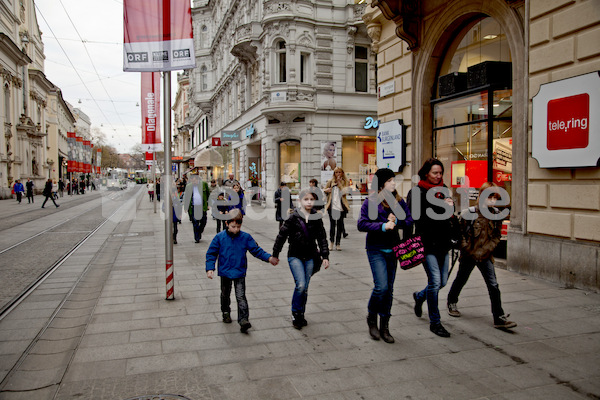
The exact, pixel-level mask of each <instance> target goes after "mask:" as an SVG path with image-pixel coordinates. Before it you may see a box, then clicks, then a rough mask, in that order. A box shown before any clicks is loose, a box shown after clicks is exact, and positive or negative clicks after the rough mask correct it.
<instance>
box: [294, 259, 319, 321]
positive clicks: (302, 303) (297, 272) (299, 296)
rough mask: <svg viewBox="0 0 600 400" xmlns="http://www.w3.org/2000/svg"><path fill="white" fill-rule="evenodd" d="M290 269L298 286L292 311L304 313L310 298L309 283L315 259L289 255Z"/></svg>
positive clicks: (295, 290) (295, 289)
mask: <svg viewBox="0 0 600 400" xmlns="http://www.w3.org/2000/svg"><path fill="white" fill-rule="evenodd" d="M288 263H289V264H290V271H292V275H293V276H294V282H296V287H295V288H294V295H293V296H292V312H294V313H304V310H306V300H307V299H308V284H309V282H310V277H311V276H312V273H313V267H314V265H315V262H314V260H301V259H299V258H296V257H288Z"/></svg>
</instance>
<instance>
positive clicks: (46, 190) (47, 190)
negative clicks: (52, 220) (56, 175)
mask: <svg viewBox="0 0 600 400" xmlns="http://www.w3.org/2000/svg"><path fill="white" fill-rule="evenodd" d="M42 194H43V195H44V202H43V203H42V208H44V206H45V205H46V202H47V201H48V199H50V200H52V202H53V203H54V205H55V206H56V207H57V208H58V207H60V205H58V204H56V201H54V196H53V195H52V179H48V180H47V181H46V186H44V191H43V192H42Z"/></svg>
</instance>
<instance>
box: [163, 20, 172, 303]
mask: <svg viewBox="0 0 600 400" xmlns="http://www.w3.org/2000/svg"><path fill="white" fill-rule="evenodd" d="M169 20H170V18H168V19H167V21H169ZM163 90H164V96H163V99H164V101H163V106H164V112H163V121H164V129H163V132H164V135H165V140H164V143H165V147H164V150H165V151H164V153H165V171H164V177H165V179H164V191H163V193H164V194H165V196H164V202H165V215H166V219H165V264H166V267H167V269H166V283H167V298H166V299H167V300H175V280H174V279H173V273H174V269H175V268H174V267H173V198H172V197H171V185H172V184H173V180H172V179H171V72H169V71H165V72H163ZM161 189H162V188H161Z"/></svg>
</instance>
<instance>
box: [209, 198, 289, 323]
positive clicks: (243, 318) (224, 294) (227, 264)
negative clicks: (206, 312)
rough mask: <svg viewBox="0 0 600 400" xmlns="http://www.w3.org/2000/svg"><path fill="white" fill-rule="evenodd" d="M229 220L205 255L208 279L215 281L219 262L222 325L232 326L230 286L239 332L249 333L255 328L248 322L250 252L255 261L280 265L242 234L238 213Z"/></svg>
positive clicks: (238, 211) (232, 213)
mask: <svg viewBox="0 0 600 400" xmlns="http://www.w3.org/2000/svg"><path fill="white" fill-rule="evenodd" d="M229 217H230V220H229V221H228V223H227V229H225V230H224V231H222V232H220V233H218V234H217V235H216V236H215V237H214V239H213V240H212V242H211V243H210V246H209V247H208V250H207V251H206V275H207V276H208V278H209V279H213V277H214V274H215V262H216V261H217V259H218V268H219V270H218V275H219V276H220V277H221V312H223V322H225V323H227V324H229V323H231V307H230V305H231V298H230V296H231V286H232V284H233V286H234V289H235V298H236V300H237V305H238V323H239V324H240V331H242V332H243V333H246V332H247V331H248V329H250V328H251V327H252V325H251V324H250V322H249V321H248V317H249V315H250V313H249V310H248V301H247V300H246V270H247V269H248V259H247V258H246V252H247V251H249V252H250V254H252V255H253V256H254V257H256V258H258V259H260V260H263V261H265V262H270V263H271V264H272V265H277V262H278V260H277V259H276V258H274V257H272V256H271V255H270V254H269V253H267V252H266V251H264V250H263V249H262V248H261V247H260V246H259V245H258V244H257V243H256V241H255V240H254V239H253V238H252V236H250V234H248V233H246V232H242V231H241V228H242V221H243V218H244V217H243V215H242V212H241V211H240V210H239V209H233V210H231V211H230V212H229Z"/></svg>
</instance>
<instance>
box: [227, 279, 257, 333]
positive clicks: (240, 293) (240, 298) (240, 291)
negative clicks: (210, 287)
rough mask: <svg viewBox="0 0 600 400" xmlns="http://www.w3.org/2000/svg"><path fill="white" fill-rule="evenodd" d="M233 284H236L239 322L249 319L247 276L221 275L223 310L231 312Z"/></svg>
mask: <svg viewBox="0 0 600 400" xmlns="http://www.w3.org/2000/svg"><path fill="white" fill-rule="evenodd" d="M231 284H233V286H234V290H235V299H236V300H237V306H238V319H237V320H238V322H240V321H241V320H243V319H245V320H248V317H249V316H250V312H249V310H248V300H246V277H242V278H236V279H230V278H226V277H224V276H222V277H221V312H228V313H230V312H231Z"/></svg>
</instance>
